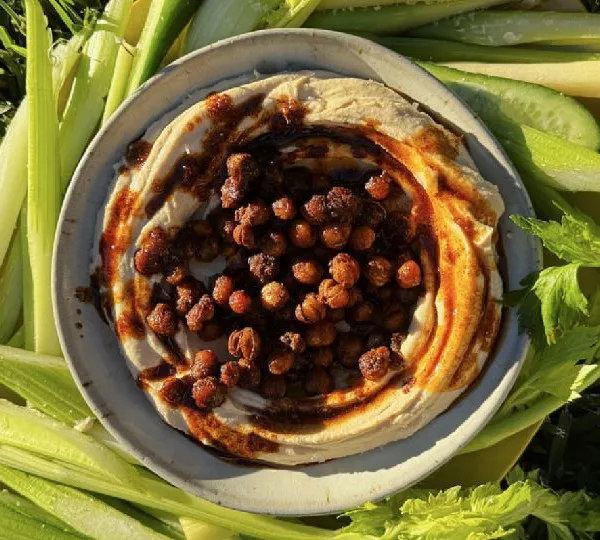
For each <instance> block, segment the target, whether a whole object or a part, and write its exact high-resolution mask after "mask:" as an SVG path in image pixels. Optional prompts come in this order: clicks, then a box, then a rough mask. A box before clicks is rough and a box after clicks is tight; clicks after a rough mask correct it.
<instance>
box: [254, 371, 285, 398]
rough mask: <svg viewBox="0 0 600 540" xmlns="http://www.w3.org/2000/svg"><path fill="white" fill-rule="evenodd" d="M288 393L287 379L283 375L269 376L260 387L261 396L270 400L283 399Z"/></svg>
mask: <svg viewBox="0 0 600 540" xmlns="http://www.w3.org/2000/svg"><path fill="white" fill-rule="evenodd" d="M286 391H287V388H286V383H285V377H282V376H281V375H267V376H266V377H265V378H264V379H263V381H262V384H261V385H260V392H261V394H262V395H263V396H264V397H266V398H268V399H277V398H282V397H283V396H285V393H286Z"/></svg>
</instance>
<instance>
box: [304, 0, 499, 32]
mask: <svg viewBox="0 0 600 540" xmlns="http://www.w3.org/2000/svg"><path fill="white" fill-rule="evenodd" d="M506 1H507V0H454V1H452V2H444V3H435V4H427V3H419V4H414V5H399V6H398V5H394V6H384V7H381V8H379V7H378V8H364V9H353V10H342V11H335V10H330V11H318V12H315V13H313V14H312V15H311V16H310V17H309V18H308V20H307V21H306V24H305V26H307V27H311V28H325V29H327V30H338V31H340V32H366V33H373V34H394V33H396V32H403V31H405V30H409V29H411V28H416V27H417V26H422V25H424V24H428V23H431V22H433V21H437V20H439V19H443V18H444V17H449V16H451V15H457V14H459V13H465V12H467V11H472V10H474V9H483V8H486V7H490V6H496V5H498V4H504V3H506Z"/></svg>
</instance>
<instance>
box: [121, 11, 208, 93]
mask: <svg viewBox="0 0 600 540" xmlns="http://www.w3.org/2000/svg"><path fill="white" fill-rule="evenodd" d="M199 5H200V0H152V4H151V5H150V11H149V12H148V18H147V19H146V23H145V24H144V29H143V30H142V34H141V36H140V39H139V41H138V44H137V47H136V55H135V58H134V60H133V65H132V69H131V75H130V77H129V82H128V84H127V92H126V95H130V94H132V93H133V92H135V91H136V90H137V89H138V88H139V87H140V85H141V84H143V83H144V82H145V81H146V80H147V79H149V78H150V77H152V75H154V74H155V73H156V70H157V69H158V67H159V66H160V63H161V61H162V59H163V58H164V57H165V55H166V54H167V51H168V50H169V48H170V47H171V45H172V44H173V42H174V41H175V40H176V39H177V37H178V36H179V34H180V33H181V31H182V30H183V29H184V28H185V26H186V25H187V24H188V22H189V21H190V19H191V17H192V15H193V14H194V13H195V12H196V10H197V9H198V6H199Z"/></svg>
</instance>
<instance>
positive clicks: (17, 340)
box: [6, 326, 25, 348]
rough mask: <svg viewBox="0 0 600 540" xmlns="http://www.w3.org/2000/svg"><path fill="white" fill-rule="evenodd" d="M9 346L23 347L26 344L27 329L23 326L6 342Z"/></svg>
mask: <svg viewBox="0 0 600 540" xmlns="http://www.w3.org/2000/svg"><path fill="white" fill-rule="evenodd" d="M6 344H7V345H8V346H9V347H17V348H22V347H23V346H24V344H25V330H24V329H23V327H22V326H21V327H20V328H19V329H18V330H17V331H16V332H15V333H14V335H13V336H12V337H11V338H10V340H9V341H8V342H7V343H6Z"/></svg>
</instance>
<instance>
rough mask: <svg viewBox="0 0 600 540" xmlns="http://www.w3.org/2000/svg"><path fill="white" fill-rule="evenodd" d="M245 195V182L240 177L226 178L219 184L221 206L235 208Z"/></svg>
mask: <svg viewBox="0 0 600 540" xmlns="http://www.w3.org/2000/svg"><path fill="white" fill-rule="evenodd" d="M245 196H246V182H245V181H244V180H242V179H240V178H232V177H229V178H226V179H225V182H223V185H222V186H221V206H222V207H223V208H235V207H236V206H239V205H240V204H241V202H242V201H243V200H244V197H245Z"/></svg>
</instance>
